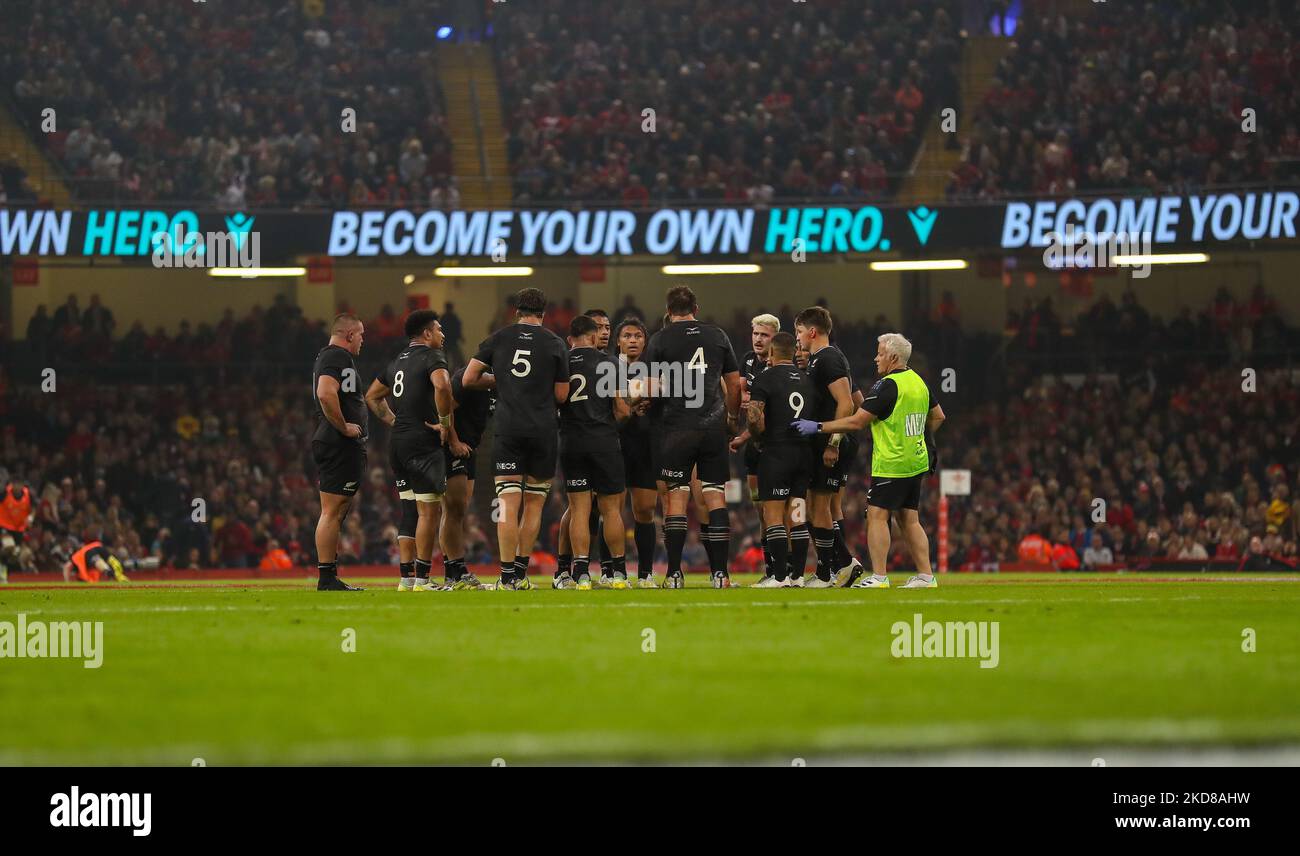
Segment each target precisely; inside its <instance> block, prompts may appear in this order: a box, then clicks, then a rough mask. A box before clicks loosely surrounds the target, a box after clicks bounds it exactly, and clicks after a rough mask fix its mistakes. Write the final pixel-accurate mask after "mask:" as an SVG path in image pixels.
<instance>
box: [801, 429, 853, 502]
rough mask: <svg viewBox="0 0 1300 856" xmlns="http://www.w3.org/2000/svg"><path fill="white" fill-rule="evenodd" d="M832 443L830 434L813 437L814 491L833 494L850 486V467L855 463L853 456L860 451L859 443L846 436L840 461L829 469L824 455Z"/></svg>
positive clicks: (812, 483)
mask: <svg viewBox="0 0 1300 856" xmlns="http://www.w3.org/2000/svg"><path fill="white" fill-rule="evenodd" d="M830 441H831V436H830V435H829V434H815V435H813V444H812V482H811V483H810V485H809V486H810V487H811V489H812V490H815V491H823V492H826V491H831V492H833V491H837V490H839V489H840V488H842V487H844V486H845V485H846V484H848V481H847V479H848V473H849V465H850V464H852V463H853V455H854V453H855V452H857V450H858V441H857V439H856V438H854V437H853V436H852V435H848V436H846V437H845V438H844V439H843V440H842V441H841V442H840V458H839V460H838V461H836V462H835V466H833V467H828V466H826V465H825V464H824V463H823V462H822V453H823V452H825V451H826V446H827V445H828V444H829V443H830Z"/></svg>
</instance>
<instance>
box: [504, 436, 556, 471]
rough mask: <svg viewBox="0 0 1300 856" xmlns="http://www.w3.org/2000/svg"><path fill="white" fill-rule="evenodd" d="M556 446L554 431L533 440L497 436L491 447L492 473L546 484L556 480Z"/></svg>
mask: <svg viewBox="0 0 1300 856" xmlns="http://www.w3.org/2000/svg"><path fill="white" fill-rule="evenodd" d="M556 445H557V443H556V439H555V432H554V431H546V432H544V433H542V434H540V435H537V436H532V437H510V436H502V435H500V434H498V435H497V437H496V440H495V441H494V442H493V443H492V472H493V473H495V474H496V475H498V476H525V477H527V478H529V479H531V480H533V481H534V482H546V483H547V484H549V483H550V481H551V479H553V478H555V459H556V457H558V453H557V449H556Z"/></svg>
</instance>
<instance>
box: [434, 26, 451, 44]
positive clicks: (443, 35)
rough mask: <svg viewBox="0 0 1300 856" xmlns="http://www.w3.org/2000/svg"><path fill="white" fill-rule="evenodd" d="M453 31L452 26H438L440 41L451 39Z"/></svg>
mask: <svg viewBox="0 0 1300 856" xmlns="http://www.w3.org/2000/svg"><path fill="white" fill-rule="evenodd" d="M451 32H452V31H451V27H439V28H438V33H437V36H438V40H439V41H446V40H447V39H450V38H451Z"/></svg>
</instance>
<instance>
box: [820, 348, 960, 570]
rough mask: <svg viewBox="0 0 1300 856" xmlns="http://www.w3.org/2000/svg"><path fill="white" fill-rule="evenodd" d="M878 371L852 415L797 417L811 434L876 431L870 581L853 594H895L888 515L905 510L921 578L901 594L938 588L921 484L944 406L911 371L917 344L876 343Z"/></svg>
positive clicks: (907, 532) (904, 528)
mask: <svg viewBox="0 0 1300 856" xmlns="http://www.w3.org/2000/svg"><path fill="white" fill-rule="evenodd" d="M877 341H878V342H879V345H878V347H877V349H876V370H877V371H878V372H879V373H880V380H878V381H876V383H875V385H874V386H872V387H871V390H870V391H869V392H868V393H867V396H866V398H865V400H864V401H863V403H862V407H861V409H859V410H858V411H857V412H856V413H854V414H853V415H852V416H849V417H847V418H844V419H835V420H832V421H830V422H824V423H823V422H817V421H813V420H808V419H799V420H796V421H795V425H796V427H797V428H798V430H799V433H801V434H803V435H805V436H811V435H813V434H817V433H822V434H830V433H835V432H838V431H860V430H862V429H863V428H865V427H867V426H868V425H870V426H871V441H872V450H871V487H870V489H869V490H868V491H867V549H868V550H869V551H870V552H871V570H872V574H871V576H869V577H867V578H866V579H864V580H862V582H860V583H858V584H857V585H855V586H854V588H889V577H888V576H886V574H885V571H886V562H887V561H888V559H889V540H890V533H889V515H890V512H891V511H900V510H901V512H902V518H903V523H902V531H903V538H904V539H905V540H906V542H907V547H908V550H909V552H911V554H912V558H913V559H914V560H915V561H916V566H917V572H918V573H917V575H916V576H914V577H912V578H911V579H910V580H908V581H907V583H906V584H905V585H904V586H903V588H937V587H938V585H939V584H938V583H937V582H936V581H935V579H934V574H933V573H932V572H931V569H930V541H929V538H927V537H926V534H925V530H924V529H923V528H922V527H921V521H920V515H919V513H918V509H919V508H920V507H921V482H922V480H923V479H924V478H925V476H926V473H928V472H930V471H931V461H932V460H933V454H932V452H931V449H930V439H929V438H931V437H933V436H934V432H935V431H937V430H938V429H939V426H940V425H942V424H943V420H944V415H943V408H942V407H941V406H940V405H939V403H938V401H937V400H936V399H935V397H934V393H933V392H931V390H930V387H929V385H928V384H927V383H926V382H925V381H924V380H923V379H922V378H921V376H920V375H918V374H917V373H916V372H914V371H912V370H911V369H910V368H908V367H907V362H908V360H910V359H911V358H912V343H911V342H909V341H908V340H907V339H905V338H903V336H901V335H900V334H898V333H885V334H884V335H883V336H881V337H880V338H879V339H878V340H877Z"/></svg>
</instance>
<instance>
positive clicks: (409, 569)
mask: <svg viewBox="0 0 1300 856" xmlns="http://www.w3.org/2000/svg"><path fill="white" fill-rule="evenodd" d="M397 567H398V569H399V570H400V571H401V572H402V579H406V578H407V577H413V576H415V562H398V563H397Z"/></svg>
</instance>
